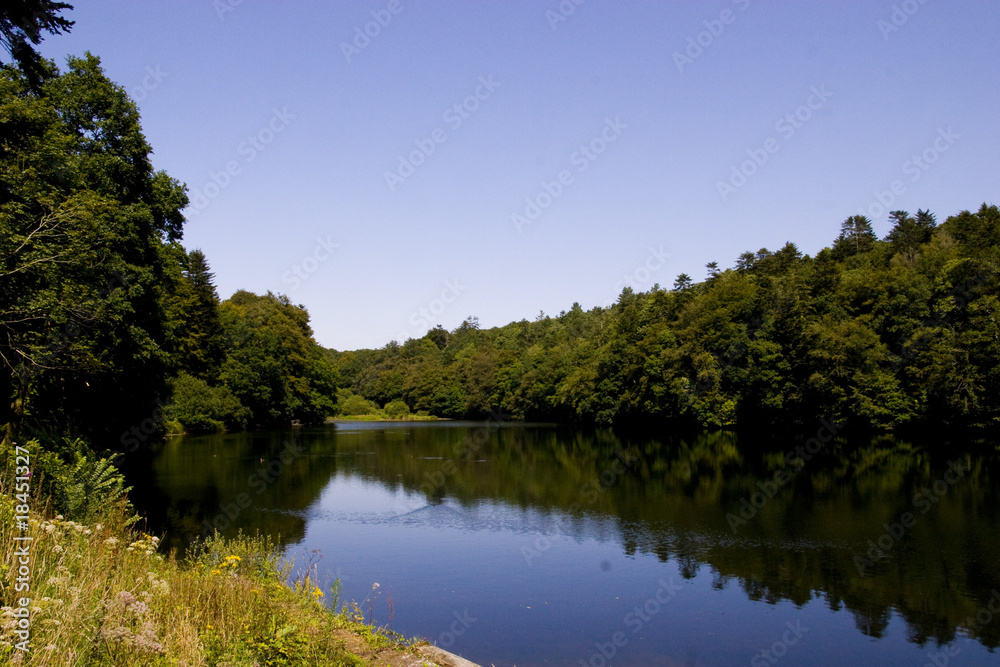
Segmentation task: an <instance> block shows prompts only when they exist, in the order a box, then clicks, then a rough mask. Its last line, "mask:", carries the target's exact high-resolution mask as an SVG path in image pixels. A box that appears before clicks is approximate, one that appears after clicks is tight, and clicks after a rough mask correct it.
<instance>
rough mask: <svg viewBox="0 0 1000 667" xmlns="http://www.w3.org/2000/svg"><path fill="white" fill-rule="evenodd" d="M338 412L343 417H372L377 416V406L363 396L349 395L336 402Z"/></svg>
mask: <svg viewBox="0 0 1000 667" xmlns="http://www.w3.org/2000/svg"><path fill="white" fill-rule="evenodd" d="M338 403H339V404H340V412H341V414H344V415H374V414H378V406H377V405H375V403H373V402H372V401H369V400H368V399H366V398H365V397H364V396H358V395H357V394H350V395H348V396H346V397H344V398H342V399H340V400H339V401H338Z"/></svg>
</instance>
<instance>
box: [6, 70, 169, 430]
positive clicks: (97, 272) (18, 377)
mask: <svg viewBox="0 0 1000 667" xmlns="http://www.w3.org/2000/svg"><path fill="white" fill-rule="evenodd" d="M45 67H46V72H45V76H44V77H43V83H42V85H41V87H40V88H39V89H35V88H34V87H32V85H31V83H30V82H29V80H28V78H27V76H26V75H25V74H24V73H22V72H21V71H19V70H17V69H14V68H5V69H3V70H2V71H0V193H2V195H0V363H2V364H3V367H4V371H5V372H4V374H3V376H2V379H0V390H2V391H3V393H4V395H5V396H7V397H9V398H10V399H11V404H10V408H9V409H6V410H4V412H3V414H2V416H0V419H2V421H3V422H4V423H6V424H7V429H6V435H5V439H7V440H9V439H10V438H11V437H13V434H14V432H15V431H16V430H17V428H18V425H19V424H20V423H21V422H22V420H23V419H25V418H26V417H30V418H31V420H32V422H33V424H34V426H35V427H37V428H43V427H47V428H51V429H58V430H61V431H62V430H65V429H66V428H67V425H68V424H70V423H72V424H74V425H75V426H74V428H77V429H79V430H80V431H83V432H87V433H91V434H95V435H103V436H111V437H113V436H112V434H114V433H115V432H119V433H120V432H121V430H124V428H125V427H127V426H128V425H129V424H132V423H135V422H136V421H137V420H139V421H141V420H142V419H143V418H145V417H148V416H150V413H151V411H152V410H153V409H154V399H155V398H156V396H157V395H159V394H161V393H162V391H163V386H162V382H163V379H164V377H165V375H164V369H165V367H166V364H167V356H166V351H165V349H164V345H163V344H164V341H165V332H164V321H163V315H162V308H161V306H162V296H163V292H162V284H163V276H164V273H165V270H166V267H168V266H169V264H170V262H171V261H172V259H171V258H170V255H169V252H168V250H167V247H168V245H169V243H170V242H173V241H176V240H177V239H179V238H180V236H181V230H182V225H183V222H184V218H183V215H182V213H181V209H183V208H184V207H185V206H186V205H187V196H186V194H185V190H184V187H183V186H182V185H180V184H179V183H178V182H177V181H175V180H173V179H171V178H170V177H169V176H167V175H166V174H165V173H163V172H156V171H154V170H153V168H152V165H151V162H150V160H149V154H150V152H151V151H150V147H149V145H148V144H147V143H146V140H145V137H144V136H143V134H142V130H141V127H140V125H139V114H138V111H137V109H136V107H135V104H134V103H133V102H132V100H130V99H129V98H128V95H127V94H126V93H125V91H124V90H123V89H122V88H121V87H120V86H117V85H116V84H114V83H113V82H111V81H110V80H108V79H107V77H106V76H105V75H104V72H103V71H102V69H101V66H100V61H99V60H98V59H97V58H96V57H94V56H92V55H90V54H87V55H86V56H85V57H84V58H70V59H69V68H68V70H67V71H66V72H65V73H60V72H59V71H58V70H56V69H55V68H54V67H53V66H51V65H45ZM119 429H121V430H119ZM104 444H106V445H107V446H113V445H114V444H116V443H115V442H114V440H112V439H109V440H108V441H105V442H104Z"/></svg>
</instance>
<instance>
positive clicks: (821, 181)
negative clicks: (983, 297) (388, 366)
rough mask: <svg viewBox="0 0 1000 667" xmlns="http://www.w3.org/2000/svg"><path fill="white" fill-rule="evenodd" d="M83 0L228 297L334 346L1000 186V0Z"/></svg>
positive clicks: (83, 25)
mask: <svg viewBox="0 0 1000 667" xmlns="http://www.w3.org/2000/svg"><path fill="white" fill-rule="evenodd" d="M577 3H579V4H577ZM75 4H76V8H75V10H73V11H72V12H69V13H68V17H69V18H71V19H73V20H75V21H76V26H75V27H74V29H73V31H72V33H70V34H69V35H60V36H49V37H48V38H47V39H46V41H45V42H44V43H43V46H42V51H43V53H44V54H45V55H46V56H48V57H50V58H54V59H56V60H57V62H59V63H60V64H63V63H64V62H65V56H66V55H67V54H76V55H82V54H83V52H84V51H87V50H90V51H91V52H93V53H94V54H96V55H98V56H100V57H101V60H102V62H103V64H104V67H105V70H106V72H107V73H108V75H109V76H110V77H111V78H112V79H114V80H115V81H117V82H118V83H120V84H121V85H122V86H123V87H125V88H126V89H127V90H129V91H131V92H132V95H133V98H135V99H136V100H137V102H138V104H139V108H140V110H141V112H142V121H143V128H144V130H145V133H146V136H147V138H148V139H149V142H150V144H151V145H152V146H153V149H154V156H153V160H154V165H155V166H156V167H157V168H160V169H165V170H166V171H167V172H168V173H169V174H170V175H172V176H173V177H175V178H177V179H179V180H181V181H183V182H185V183H186V184H187V185H188V187H189V188H190V190H191V193H190V194H191V196H192V200H193V202H194V204H193V205H192V206H191V207H190V208H189V209H188V223H187V226H186V229H185V235H184V244H185V246H186V247H188V248H189V249H190V248H196V247H200V248H201V249H202V250H203V251H204V252H205V253H206V255H207V257H208V260H209V263H210V265H211V267H212V269H213V271H214V272H215V274H216V283H217V286H218V289H219V294H220V296H221V297H222V298H226V297H228V296H229V295H230V294H232V293H233V292H234V291H235V290H237V289H241V288H242V289H248V290H251V291H254V292H257V293H264V292H267V291H268V290H271V291H274V292H281V293H285V294H287V295H288V296H289V298H290V299H291V300H292V301H293V302H294V303H299V304H302V305H304V306H305V307H307V308H308V310H309V312H310V314H311V316H312V324H313V328H314V330H315V333H316V338H317V340H318V341H319V342H320V343H321V344H323V345H326V346H328V347H333V348H336V349H341V350H343V349H356V348H360V347H381V346H383V345H385V344H386V343H387V342H389V341H390V340H394V339H395V340H400V339H405V338H407V337H419V336H421V335H422V334H423V333H424V332H425V331H426V329H427V328H429V327H430V326H433V325H434V324H438V323H440V324H442V325H444V326H445V327H446V328H448V329H453V328H455V327H456V326H458V325H459V324H460V323H461V322H462V320H463V319H465V318H466V317H468V316H470V315H475V316H477V317H478V318H479V321H480V325H481V326H483V327H488V326H497V325H502V324H506V323H507V322H510V321H512V320H520V319H522V318H527V319H533V318H534V317H535V316H537V314H538V312H539V311H544V312H545V313H547V314H550V315H556V314H558V313H559V312H560V311H562V310H566V309H569V308H570V306H571V305H572V304H573V303H574V302H579V303H580V304H581V305H582V306H583V307H584V308H585V309H589V308H592V307H594V306H598V305H607V304H608V303H611V302H613V301H614V299H615V297H616V296H617V294H618V293H619V292H620V291H621V288H622V287H623V285H624V284H630V285H631V286H632V287H633V288H635V289H636V290H642V291H645V290H647V289H649V288H650V287H651V286H652V285H653V283H655V282H659V283H660V284H661V285H664V286H671V285H672V284H673V281H674V279H675V278H676V277H677V275H678V274H680V273H682V272H686V273H688V274H690V275H691V276H693V277H694V278H695V279H696V280H701V279H702V278H703V277H704V275H705V269H704V265H705V264H706V263H707V262H710V261H717V262H718V263H719V264H720V266H721V267H723V268H726V267H731V266H732V265H733V264H734V262H735V259H736V257H737V256H738V255H739V254H740V253H741V252H743V251H745V250H757V249H758V248H761V247H768V248H770V249H772V250H775V249H777V248H779V247H780V246H782V245H783V244H784V243H785V242H786V241H793V242H795V243H796V244H797V245H798V246H799V248H800V249H801V250H802V251H803V252H804V253H808V254H814V253H815V252H816V251H818V250H819V249H820V248H822V247H823V246H825V245H829V244H830V243H831V242H832V240H833V239H834V238H835V237H836V236H837V234H838V231H839V226H840V223H841V222H842V221H843V220H844V219H845V218H847V217H848V216H850V215H854V214H857V213H860V212H865V213H867V214H868V215H869V217H870V218H871V219H872V221H873V222H874V224H875V229H876V231H877V232H878V233H879V234H880V235H884V234H885V232H886V231H888V223H887V211H888V210H895V209H904V210H908V211H910V212H911V213H915V212H916V210H917V209H918V208H925V209H930V210H931V211H932V212H933V213H935V214H936V215H938V218H939V221H943V220H944V218H945V217H946V216H948V215H951V214H954V213H957V212H959V211H961V210H963V209H971V210H975V209H976V208H978V207H979V205H980V204H982V203H983V202H988V203H1000V197H998V196H997V195H998V194H1000V187H998V186H1000V122H998V120H1000V92H998V85H997V84H998V83H1000V40H998V39H997V35H998V34H1000V3H997V2H995V1H992V0H991V1H979V2H950V1H945V0H923V1H920V0H907V1H906V2H889V1H884V2H881V1H869V2H846V1H841V0H838V1H837V2H832V1H831V2H825V3H819V2H810V3H806V2H801V3H791V2H781V3H779V2H769V3H764V2H759V1H758V0H712V1H709V2H622V1H621V0H617V1H615V2H611V1H609V0H563V1H562V2H561V3H560V2H558V1H557V0H543V1H538V2H484V1H477V2H457V1H453V2H432V1H426V0H391V1H390V0H375V1H373V2H308V3H307V2H265V1H264V0H216V1H215V2H213V1H212V0H188V1H183V2H178V1H177V0H145V1H143V2H121V1H114V2H97V1H88V0H77V2H76V3H75ZM366 32H367V33H368V34H365V33H366ZM456 105H457V107H456ZM387 174H388V176H387ZM880 199H881V200H883V202H884V204H883V203H882V202H880V201H879V200H880ZM515 216H519V217H515ZM422 311H423V312H422Z"/></svg>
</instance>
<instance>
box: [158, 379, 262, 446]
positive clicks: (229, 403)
mask: <svg viewBox="0 0 1000 667" xmlns="http://www.w3.org/2000/svg"><path fill="white" fill-rule="evenodd" d="M167 416H168V419H169V420H175V421H177V422H180V423H181V424H182V425H183V427H184V430H185V431H187V432H189V433H215V432H218V431H221V430H223V429H230V430H235V431H240V430H243V429H245V428H246V426H247V421H248V420H249V419H250V411H249V410H248V409H247V408H245V407H244V406H243V405H242V404H241V403H240V402H239V400H238V399H237V398H236V397H235V396H234V395H233V393H232V392H231V391H229V388H228V387H213V386H211V385H209V384H208V383H207V382H205V381H204V380H202V379H201V378H196V377H194V376H192V375H188V374H187V373H181V374H180V375H179V376H178V377H177V378H175V379H174V380H173V381H172V382H171V396H170V405H169V406H168V407H167Z"/></svg>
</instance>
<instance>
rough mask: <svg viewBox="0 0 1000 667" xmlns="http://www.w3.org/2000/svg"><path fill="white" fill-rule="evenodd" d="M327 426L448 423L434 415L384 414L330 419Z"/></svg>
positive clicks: (343, 416)
mask: <svg viewBox="0 0 1000 667" xmlns="http://www.w3.org/2000/svg"><path fill="white" fill-rule="evenodd" d="M326 421H327V423H328V424H332V423H334V422H434V421H450V420H447V419H443V418H441V417H435V416H434V415H407V416H405V417H389V416H387V415H385V414H375V415H342V416H340V417H330V418H329V419H327V420H326Z"/></svg>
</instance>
